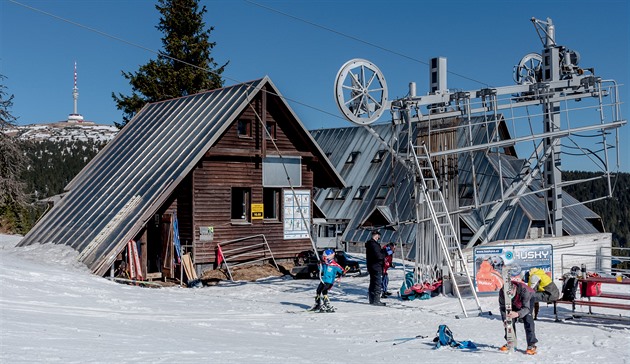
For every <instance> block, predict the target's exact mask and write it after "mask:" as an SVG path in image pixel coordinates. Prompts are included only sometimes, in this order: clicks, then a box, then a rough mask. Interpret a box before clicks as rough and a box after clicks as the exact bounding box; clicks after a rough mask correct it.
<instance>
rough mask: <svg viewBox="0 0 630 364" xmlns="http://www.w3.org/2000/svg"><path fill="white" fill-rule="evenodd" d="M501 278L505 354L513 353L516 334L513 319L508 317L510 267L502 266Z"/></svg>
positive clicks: (510, 309)
mask: <svg viewBox="0 0 630 364" xmlns="http://www.w3.org/2000/svg"><path fill="white" fill-rule="evenodd" d="M501 276H502V277H503V300H504V301H505V339H506V341H507V343H506V346H507V352H508V353H513V352H514V350H515V348H516V332H514V319H512V318H511V317H510V313H512V297H510V293H509V291H510V286H511V285H512V282H511V277H510V266H503V270H502V271H501Z"/></svg>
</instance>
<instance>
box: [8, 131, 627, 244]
mask: <svg viewBox="0 0 630 364" xmlns="http://www.w3.org/2000/svg"><path fill="white" fill-rule="evenodd" d="M20 143H21V145H20V147H21V148H22V150H23V152H24V154H25V155H26V156H27V157H28V158H29V164H28V167H27V168H25V169H24V171H23V172H22V179H23V182H24V183H25V184H26V188H27V191H26V192H27V194H28V196H30V199H31V201H32V202H35V201H38V200H42V199H45V198H47V197H50V196H54V195H57V194H60V193H63V192H64V187H65V186H66V185H67V184H68V183H69V182H70V181H71V180H72V179H73V178H74V177H75V176H76V175H77V174H78V173H79V172H80V171H81V169H82V168H83V167H84V166H85V165H86V164H87V163H88V162H89V161H90V160H91V159H92V158H93V157H94V156H95V155H96V154H97V153H98V152H99V151H100V150H101V149H102V148H103V147H104V146H105V143H104V142H95V141H92V140H88V141H86V140H72V141H22V142H20ZM597 175H598V174H596V173H594V172H581V171H569V172H564V173H563V175H562V176H563V180H565V181H570V180H578V179H589V178H593V177H596V176H597ZM611 185H612V187H613V196H612V198H608V199H604V200H599V201H595V202H591V203H588V204H587V205H586V206H587V207H589V208H590V209H591V210H593V211H594V212H595V213H597V214H598V215H600V216H601V217H602V220H603V224H604V228H605V230H606V232H611V233H612V236H613V245H614V246H616V247H625V248H630V245H629V244H628V242H629V241H630V174H629V173H619V174H617V175H616V178H613V179H611ZM564 191H566V192H568V193H569V194H571V195H572V196H574V197H575V198H577V199H578V200H579V201H587V200H591V199H594V198H597V197H601V196H606V195H607V194H608V192H607V191H608V181H607V180H606V179H604V178H596V179H593V180H591V181H588V182H582V183H579V184H575V185H570V186H566V187H564ZM45 208H46V206H41V207H39V208H37V209H35V211H31V212H30V215H31V218H30V220H31V221H30V223H29V224H26V225H25V226H23V227H22V229H21V230H22V231H20V233H26V232H27V231H28V229H30V226H32V225H33V224H34V223H35V221H36V219H37V218H38V216H39V215H41V213H43V212H44V210H45ZM28 225H30V226H28ZM627 253H628V252H627ZM615 254H618V252H617V253H615Z"/></svg>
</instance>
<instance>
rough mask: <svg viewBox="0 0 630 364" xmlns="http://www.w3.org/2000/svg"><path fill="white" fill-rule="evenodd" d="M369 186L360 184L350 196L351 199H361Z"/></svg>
mask: <svg viewBox="0 0 630 364" xmlns="http://www.w3.org/2000/svg"><path fill="white" fill-rule="evenodd" d="M368 188H369V186H360V187H359V188H358V189H357V192H355V193H354V196H352V199H353V200H362V199H363V198H364V197H365V194H366V193H367V190H368Z"/></svg>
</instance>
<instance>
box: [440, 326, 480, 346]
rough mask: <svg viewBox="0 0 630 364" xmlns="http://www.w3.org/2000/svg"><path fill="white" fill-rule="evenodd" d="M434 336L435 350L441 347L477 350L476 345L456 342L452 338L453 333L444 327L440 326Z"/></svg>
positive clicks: (469, 342) (470, 342) (467, 342)
mask: <svg viewBox="0 0 630 364" xmlns="http://www.w3.org/2000/svg"><path fill="white" fill-rule="evenodd" d="M436 335H437V336H436V337H435V339H433V341H434V342H435V348H436V349H439V348H440V347H442V346H450V347H453V348H457V349H477V345H475V343H473V342H472V341H461V342H459V341H456V340H455V339H454V338H453V332H452V331H451V329H449V328H448V326H446V325H440V327H438V331H437V334H436Z"/></svg>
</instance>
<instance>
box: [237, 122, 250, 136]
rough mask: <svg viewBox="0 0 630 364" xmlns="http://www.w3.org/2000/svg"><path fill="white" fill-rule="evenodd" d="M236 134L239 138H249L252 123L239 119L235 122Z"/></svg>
mask: <svg viewBox="0 0 630 364" xmlns="http://www.w3.org/2000/svg"><path fill="white" fill-rule="evenodd" d="M236 132H237V134H238V137H239V138H251V137H252V121H251V120H247V119H239V120H238V121H237V122H236Z"/></svg>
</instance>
